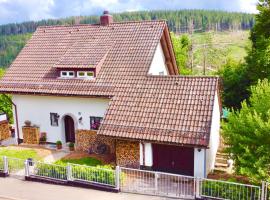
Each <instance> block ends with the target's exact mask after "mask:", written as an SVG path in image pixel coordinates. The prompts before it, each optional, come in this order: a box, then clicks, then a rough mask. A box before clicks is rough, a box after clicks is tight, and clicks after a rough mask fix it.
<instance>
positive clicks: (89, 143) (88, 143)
mask: <svg viewBox="0 0 270 200" xmlns="http://www.w3.org/2000/svg"><path fill="white" fill-rule="evenodd" d="M75 141H76V142H75V148H76V151H84V152H89V150H90V148H92V147H94V146H96V145H98V144H106V145H107V146H108V147H109V152H108V153H109V154H114V153H115V139H113V138H111V137H107V136H103V135H97V131H93V130H77V132H76V136H75Z"/></svg>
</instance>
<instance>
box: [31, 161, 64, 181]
mask: <svg viewBox="0 0 270 200" xmlns="http://www.w3.org/2000/svg"><path fill="white" fill-rule="evenodd" d="M36 175H38V176H43V177H48V178H54V179H62V180H67V170H66V168H65V166H61V165H52V164H46V163H37V164H36Z"/></svg>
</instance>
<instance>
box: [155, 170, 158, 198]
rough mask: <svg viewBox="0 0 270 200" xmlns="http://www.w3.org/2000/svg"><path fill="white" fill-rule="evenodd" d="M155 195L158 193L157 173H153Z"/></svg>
mask: <svg viewBox="0 0 270 200" xmlns="http://www.w3.org/2000/svg"><path fill="white" fill-rule="evenodd" d="M155 193H156V194H157V193H158V172H155Z"/></svg>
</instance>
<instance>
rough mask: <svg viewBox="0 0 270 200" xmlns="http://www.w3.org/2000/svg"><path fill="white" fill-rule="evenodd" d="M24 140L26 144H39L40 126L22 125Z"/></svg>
mask: <svg viewBox="0 0 270 200" xmlns="http://www.w3.org/2000/svg"><path fill="white" fill-rule="evenodd" d="M22 132H23V142H24V143H26V144H39V137H40V130H39V128H38V127H32V126H24V127H22Z"/></svg>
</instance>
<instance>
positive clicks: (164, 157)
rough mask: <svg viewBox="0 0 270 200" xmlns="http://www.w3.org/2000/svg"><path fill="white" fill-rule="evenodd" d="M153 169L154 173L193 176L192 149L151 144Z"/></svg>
mask: <svg viewBox="0 0 270 200" xmlns="http://www.w3.org/2000/svg"><path fill="white" fill-rule="evenodd" d="M153 169H154V170H156V171H163V172H170V173H176V174H182V175H189V176H193V174H194V172H193V171H194V149H193V148H189V147H180V146H173V145H161V144H153Z"/></svg>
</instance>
